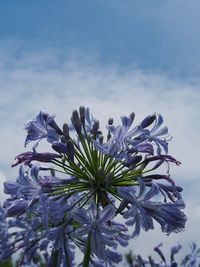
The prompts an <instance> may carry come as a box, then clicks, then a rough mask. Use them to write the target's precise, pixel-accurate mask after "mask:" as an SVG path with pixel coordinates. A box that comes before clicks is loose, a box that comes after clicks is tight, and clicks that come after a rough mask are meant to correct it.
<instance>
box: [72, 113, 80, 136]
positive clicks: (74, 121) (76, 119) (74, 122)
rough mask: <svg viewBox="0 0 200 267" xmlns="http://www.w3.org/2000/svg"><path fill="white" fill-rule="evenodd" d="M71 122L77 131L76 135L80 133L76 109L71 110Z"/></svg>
mask: <svg viewBox="0 0 200 267" xmlns="http://www.w3.org/2000/svg"><path fill="white" fill-rule="evenodd" d="M71 122H72V124H73V126H74V128H75V130H76V131H77V133H78V135H80V134H81V121H80V118H79V114H78V111H77V110H74V111H73V112H72V117H71Z"/></svg>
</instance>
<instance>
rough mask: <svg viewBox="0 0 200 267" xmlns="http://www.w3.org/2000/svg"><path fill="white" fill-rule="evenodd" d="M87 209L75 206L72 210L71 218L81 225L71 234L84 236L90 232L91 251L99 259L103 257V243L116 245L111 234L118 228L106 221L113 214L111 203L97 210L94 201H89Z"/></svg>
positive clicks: (113, 209)
mask: <svg viewBox="0 0 200 267" xmlns="http://www.w3.org/2000/svg"><path fill="white" fill-rule="evenodd" d="M88 212H89V215H88V214H87V211H86V210H84V209H82V208H77V210H75V211H74V212H73V218H74V219H75V220H76V221H77V222H79V223H80V224H81V225H82V226H80V227H79V228H77V230H75V232H74V234H73V236H77V237H79V236H85V235H86V234H88V233H91V239H90V242H91V243H90V244H91V251H92V253H94V254H95V255H97V256H98V257H99V258H101V259H105V256H106V254H105V253H106V251H105V245H108V246H112V247H113V246H114V247H115V246H116V242H115V241H114V240H113V238H112V235H113V234H114V233H117V232H118V231H119V230H118V228H117V227H112V226H109V225H107V224H106V223H107V222H108V221H110V220H111V219H112V218H113V217H114V215H115V208H114V207H113V206H111V205H108V206H106V207H105V208H104V209H103V210H102V211H98V213H99V215H97V206H96V204H95V203H94V201H91V205H90V209H89V210H88Z"/></svg>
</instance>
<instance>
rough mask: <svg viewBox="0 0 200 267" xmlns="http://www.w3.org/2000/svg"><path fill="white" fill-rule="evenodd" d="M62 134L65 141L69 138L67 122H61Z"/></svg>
mask: <svg viewBox="0 0 200 267" xmlns="http://www.w3.org/2000/svg"><path fill="white" fill-rule="evenodd" d="M63 134H64V137H65V139H66V141H67V140H69V126H68V124H67V123H64V124H63Z"/></svg>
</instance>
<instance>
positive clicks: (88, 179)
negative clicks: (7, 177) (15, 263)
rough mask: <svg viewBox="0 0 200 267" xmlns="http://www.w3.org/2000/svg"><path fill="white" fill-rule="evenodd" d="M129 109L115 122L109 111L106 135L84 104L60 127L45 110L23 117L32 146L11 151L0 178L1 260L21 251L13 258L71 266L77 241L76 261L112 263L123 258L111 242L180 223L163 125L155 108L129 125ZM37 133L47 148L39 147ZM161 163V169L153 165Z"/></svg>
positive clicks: (177, 191) (173, 228) (181, 216)
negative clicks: (15, 169) (12, 169)
mask: <svg viewBox="0 0 200 267" xmlns="http://www.w3.org/2000/svg"><path fill="white" fill-rule="evenodd" d="M134 117H135V115H134V113H131V114H130V116H122V117H121V125H117V126H115V125H114V123H113V119H109V120H108V125H107V134H106V136H103V133H102V131H101V130H100V129H99V121H98V120H96V119H94V118H93V116H92V115H91V113H90V111H89V109H88V108H85V107H80V108H79V111H77V110H75V111H73V113H72V117H71V123H70V124H66V123H65V124H64V125H63V127H62V128H60V127H59V126H58V125H57V123H56V122H55V116H54V115H49V114H48V113H46V112H45V111H41V112H39V114H38V115H37V116H36V117H35V118H34V119H32V120H30V121H28V123H27V124H26V126H25V129H26V131H27V136H26V140H25V146H27V145H28V144H29V143H30V142H33V147H32V151H27V152H24V153H21V154H19V155H18V156H17V157H16V162H15V163H14V164H13V165H12V166H17V165H20V168H19V175H18V177H17V179H16V181H15V182H12V181H10V182H8V181H7V182H5V183H4V192H5V193H6V194H8V195H10V197H9V198H8V199H7V200H6V201H5V202H4V204H3V205H2V207H1V208H0V259H1V260H2V261H4V260H6V259H7V258H9V257H10V256H11V255H12V254H14V253H15V252H20V253H21V259H20V262H19V266H25V265H26V264H28V265H29V266H37V263H36V259H37V257H38V256H40V257H42V258H43V260H44V261H45V263H46V265H47V266H74V265H75V257H74V255H75V252H74V251H75V248H76V247H78V248H79V249H80V251H82V252H83V253H84V257H83V261H82V263H81V266H84V267H86V266H90V267H92V266H98V267H100V266H105V265H106V266H115V265H116V264H117V263H119V262H120V261H121V260H122V256H121V254H120V253H119V252H118V251H117V246H118V245H122V246H127V245H128V242H129V240H130V239H131V238H135V237H137V236H138V235H139V234H140V231H141V229H143V230H144V231H149V230H150V229H154V222H155V221H156V222H158V223H159V224H160V226H161V230H162V232H164V233H166V234H170V233H172V232H179V231H181V230H183V229H184V227H185V222H186V216H185V214H184V213H183V212H182V209H183V208H184V207H185V204H184V202H183V200H182V198H181V191H182V188H181V187H179V186H177V185H176V184H175V182H174V180H173V179H172V178H171V177H170V175H169V166H170V164H176V165H179V164H180V162H179V161H178V160H176V159H175V158H174V157H172V156H170V155H168V141H169V140H170V138H169V136H168V129H167V127H166V126H165V127H163V118H162V116H161V115H160V114H152V115H149V116H147V117H146V118H144V120H142V122H141V123H140V124H138V125H136V126H132V124H133V121H134ZM166 138H168V140H167V139H166ZM41 140H46V141H47V142H48V143H50V144H51V147H52V149H53V150H52V151H51V152H38V146H39V143H40V141H41ZM41 163H42V164H43V165H41ZM161 165H163V166H166V173H165V174H162V173H160V172H159V173H157V170H158V169H159V167H160V166H161ZM120 217H121V219H120ZM119 219H120V222H119ZM128 228H130V233H129V232H128Z"/></svg>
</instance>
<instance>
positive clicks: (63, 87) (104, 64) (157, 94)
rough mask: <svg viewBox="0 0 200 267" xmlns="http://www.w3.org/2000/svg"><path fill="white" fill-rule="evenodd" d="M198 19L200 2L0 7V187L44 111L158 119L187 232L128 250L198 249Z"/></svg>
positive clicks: (93, 1)
mask: <svg viewBox="0 0 200 267" xmlns="http://www.w3.org/2000/svg"><path fill="white" fill-rule="evenodd" d="M199 9H200V2H199V1H198V0H190V1H189V0H167V1H164V0H151V1H149V0H146V1H144V0H139V1H134V0H124V1H117V0H99V1H98V0H84V1H75V0H73V1H72V0H71V1H68V0H65V1H63V0H59V1H56V4H55V1H53V0H48V1H42V0H36V1H27V0H20V1H11V0H3V1H0V111H1V112H0V121H1V133H0V136H1V140H2V142H1V144H0V147H1V151H3V153H0V174H1V177H2V179H1V182H2V181H3V179H4V180H5V179H11V180H12V179H15V178H16V176H17V169H12V168H10V165H11V164H12V163H13V159H14V157H15V156H16V155H17V154H19V153H20V152H22V151H24V147H23V144H24V138H25V132H24V130H23V127H24V123H25V122H26V121H27V120H28V119H31V118H33V117H34V116H35V114H36V113H38V111H39V110H40V109H42V108H45V109H46V110H47V111H48V112H49V113H55V114H56V118H57V120H58V122H60V123H63V122H64V121H67V120H69V117H70V114H71V111H72V110H73V109H74V108H77V107H78V106H80V105H86V106H89V107H90V108H91V110H92V111H93V114H94V115H95V116H96V117H98V118H99V119H100V121H101V123H102V124H104V123H106V121H107V118H108V117H110V116H113V117H114V118H115V119H116V120H119V119H118V118H119V117H120V116H121V115H123V114H129V113H130V112H132V111H134V112H135V113H136V121H139V120H141V119H142V118H143V117H144V116H145V115H147V114H149V113H153V112H159V113H162V115H163V116H164V119H165V122H166V124H167V125H168V127H169V129H170V134H171V135H172V136H173V139H172V141H171V143H170V147H169V150H170V154H172V155H173V156H175V157H177V158H178V159H179V160H180V161H181V162H182V165H181V167H178V168H172V170H171V172H172V176H173V177H174V178H175V180H176V181H177V183H178V184H180V185H182V186H183V187H184V199H185V201H186V204H187V208H186V213H187V215H188V226H187V228H186V231H185V232H184V233H181V234H178V235H172V236H170V237H166V236H163V235H162V234H161V232H160V231H159V230H157V231H152V232H149V233H147V234H146V233H144V234H142V237H141V238H139V239H138V240H135V241H133V243H131V246H130V248H131V247H133V248H134V250H135V251H136V252H140V250H141V249H142V251H144V253H146V254H147V255H148V254H149V253H150V252H151V251H152V250H151V249H152V247H153V246H154V245H156V244H158V243H159V242H160V241H161V240H163V241H164V243H165V246H166V249H167V250H168V249H169V246H170V245H171V244H174V243H175V242H177V241H180V242H183V243H184V244H185V246H187V244H188V242H190V241H193V240H194V241H196V242H199V240H198V236H197V234H196V233H197V232H199V225H200V215H199V214H200V201H199V190H200V182H199V173H200V165H199V150H200V142H199V131H200V123H199V121H200V116H199V107H200V90H199V88H200V79H199V74H200V53H199V47H200V31H199V29H198V27H199V25H200V16H199ZM29 149H30V147H29ZM0 186H1V187H2V185H0ZM1 197H2V196H1ZM144 243H145V248H144ZM199 245H200V244H199Z"/></svg>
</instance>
